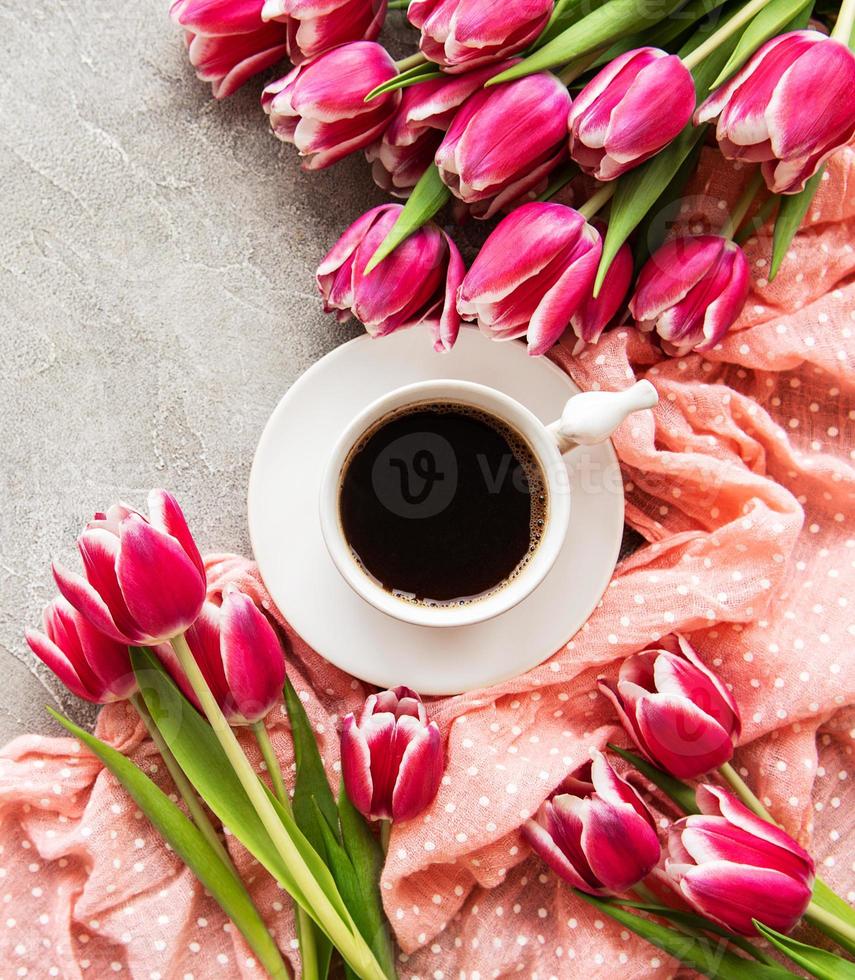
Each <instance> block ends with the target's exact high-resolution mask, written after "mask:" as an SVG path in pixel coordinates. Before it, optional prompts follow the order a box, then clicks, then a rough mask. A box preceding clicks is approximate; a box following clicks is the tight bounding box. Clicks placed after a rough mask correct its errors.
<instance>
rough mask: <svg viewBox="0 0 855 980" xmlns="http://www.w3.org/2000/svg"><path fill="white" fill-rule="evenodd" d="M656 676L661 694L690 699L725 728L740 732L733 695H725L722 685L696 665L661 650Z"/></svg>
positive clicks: (655, 668)
mask: <svg viewBox="0 0 855 980" xmlns="http://www.w3.org/2000/svg"><path fill="white" fill-rule="evenodd" d="M654 676H655V684H656V690H657V691H658V692H659V693H660V694H673V695H674V696H675V697H683V698H686V700H688V701H691V702H692V703H693V704H694V705H695V706H696V707H698V708H700V710H701V711H702V712H703V713H704V714H706V715H709V716H710V717H711V718H714V719H715V720H716V721H717V722H718V723H719V724H720V725H721V727H722V728H723V729H724V730H725V731H727V732H738V731H739V727H738V716H736V715H735V714H734V711H733V710H732V708H731V699H730V697H729V696H728V697H727V698H723V697H722V693H721V690H720V688H719V685H718V684H717V683H714V682H713V679H712V677H711V675H710V674H708V673H707V672H706V671H705V670H701V669H699V668H698V667H697V666H696V664H694V663H690V662H688V661H686V660H684V659H683V658H682V657H678V656H674V655H672V654H670V653H661V654H660V655H659V656H658V657H657V658H656V662H655V666H654ZM725 690H726V689H725ZM728 694H729V692H728Z"/></svg>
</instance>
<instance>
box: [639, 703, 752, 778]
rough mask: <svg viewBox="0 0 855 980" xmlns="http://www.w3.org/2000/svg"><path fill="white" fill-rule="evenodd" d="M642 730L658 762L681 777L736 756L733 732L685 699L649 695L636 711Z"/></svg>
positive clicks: (686, 776) (644, 739)
mask: <svg viewBox="0 0 855 980" xmlns="http://www.w3.org/2000/svg"><path fill="white" fill-rule="evenodd" d="M635 717H636V721H637V724H638V731H639V733H640V735H641V738H642V739H643V741H644V745H645V746H646V748H647V751H648V752H649V754H650V755H651V756H652V757H653V758H654V759H655V760H656V762H657V765H659V766H660V767H661V768H663V769H665V770H666V771H667V772H669V773H671V775H672V776H676V777H677V778H678V779H693V778H694V777H696V776H700V775H701V774H702V773H705V772H709V771H710V770H711V769H714V768H718V767H719V766H722V765H724V763H725V762H727V761H728V759H730V758H731V756H732V755H733V743H732V741H731V738H730V734H729V733H728V732H727V731H725V729H724V728H722V727H721V725H720V724H719V723H718V722H717V721H715V719H713V718H710V716H709V715H707V714H705V713H704V712H703V711H702V710H701V709H700V708H698V707H697V706H696V705H694V704H692V703H691V702H690V701H686V700H685V698H682V697H675V696H674V695H671V694H645V695H644V696H643V697H641V698H639V700H638V703H637V705H636V713H635Z"/></svg>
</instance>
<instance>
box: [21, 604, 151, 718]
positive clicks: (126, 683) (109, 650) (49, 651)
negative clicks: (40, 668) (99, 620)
mask: <svg viewBox="0 0 855 980" xmlns="http://www.w3.org/2000/svg"><path fill="white" fill-rule="evenodd" d="M26 638H27V643H28V644H29V646H30V649H31V650H32V651H33V653H34V654H35V655H36V656H37V657H38V658H39V660H41V661H42V663H43V664H46V665H47V666H48V667H50V669H51V670H52V671H53V672H54V673H55V674H56V676H57V677H58V678H59V679H60V680H61V681H62V683H63V684H65V686H66V687H67V688H68V689H69V691H71V693H72V694H76V695H77V696H78V697H79V698H85V699H86V700H87V701H95V702H96V703H97V704H106V703H107V702H108V701H124V700H125V698H129V697H130V696H131V695H132V694H133V693H134V692H135V691H136V689H137V682H136V678H135V677H134V672H133V670H132V669H131V661H130V657H129V656H128V647H127V645H126V644H124V643H118V642H116V640H112V639H110V638H109V637H108V636H105V635H104V634H103V633H101V632H100V631H99V630H97V629H95V627H94V626H93V625H92V624H91V623H90V622H89V621H88V620H87V619H86V618H85V617H84V616H81V615H80V613H79V612H77V610H76V609H75V608H74V607H73V606H72V605H71V604H70V603H69V602H67V601H66V600H65V599H63V598H62V597H61V596H59V597H57V598H56V599H54V601H53V602H52V603H51V604H50V605H49V606H48V607H47V608H46V609H45V612H44V633H41V632H39V631H38V630H27V632H26Z"/></svg>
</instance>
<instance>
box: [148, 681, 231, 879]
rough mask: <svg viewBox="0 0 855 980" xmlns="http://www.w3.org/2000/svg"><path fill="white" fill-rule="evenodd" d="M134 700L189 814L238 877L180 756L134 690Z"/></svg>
mask: <svg viewBox="0 0 855 980" xmlns="http://www.w3.org/2000/svg"><path fill="white" fill-rule="evenodd" d="M130 702H131V704H132V705H133V706H134V707H135V708H136V710H137V714H138V715H139V716H140V718H141V719H142V723H143V724H144V725H145V728H146V731H147V732H148V734H149V737H150V738H151V740H152V742H154V747H155V748H156V749H157V751H158V752H159V753H160V756H161V758H162V759H163V762H164V764H165V766H166V770H167V772H168V773H169V775H170V776H171V777H172V782H173V783H175V788H176V789H177V790H178V795H179V796H180V797H181V799H182V800H184V803H185V804H186V806H187V811H188V812H189V814H190V818H191V819H192V821H193V823H194V824H196V827H197V828H198V830H199V833H201V834H202V836H203V837H204V838H205V840H206V841H207V842H208V843H209V844H210V845H211V847H213V849H214V850H215V851H216V852H217V856H218V857H219V858H220V860H221V861H222V862H223V864H224V865H225V866H226V867H227V868H228V869H229V871H231V872H232V874H233V875H234V876H235V877H238V873H237V870H236V869H235V866H234V864H233V863H232V859H231V857H230V856H229V852H228V851H227V850H226V847H225V844H223V842H222V840H221V839H220V835H219V834H218V833H217V831H216V830H215V828H214V825H213V824H212V823H211V821H210V819H209V818H208V814H207V813H205V808H204V807H203V806H202V801H201V800H200V799H199V797H198V796H197V795H196V791H195V790H194V789H193V786H192V784H191V783H190V780H189V779H188V778H187V777H186V776H185V775H184V770H183V769H182V768H181V766H179V765H178V760H177V759H176V758H175V756H174V755H173V754H172V750H171V749H170V748H169V746H168V745H167V744H166V741H165V740H164V738H163V736H162V735H161V734H160V731H159V730H158V727H157V725H155V723H154V718H152V716H151V714H150V713H149V710H148V708H147V707H146V706H145V701H143V699H142V695H140V694H132V695H131V697H130Z"/></svg>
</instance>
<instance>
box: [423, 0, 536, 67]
mask: <svg viewBox="0 0 855 980" xmlns="http://www.w3.org/2000/svg"><path fill="white" fill-rule="evenodd" d="M552 7H553V0H518V2H515V3H506V4H498V3H490V2H486V3H485V2H484V0H412V2H411V3H410V6H409V7H408V8H407V19H408V20H409V22H410V23H411V24H412V25H413V26H414V27H417V28H418V29H419V30H420V31H421V34H422V36H421V40H420V41H419V47H420V48H421V50H422V53H423V54H424V55H425V57H427V58H429V59H430V60H431V61H434V62H436V63H437V64H438V65H442V67H443V68H444V69H445V70H446V71H449V72H464V71H469V70H470V69H472V68H476V67H479V66H480V65H485V64H489V63H491V62H494V61H499V60H501V59H502V58H506V57H507V56H508V55H511V54H515V53H516V52H518V51H522V50H523V48H526V47H528V45H529V44H530V43H531V42H532V41H533V40H534V39H535V38H536V37H537V36H538V34H540V32H541V31H542V30H543V28H544V27H546V22H547V21H548V20H549V16H550V14H551V13H552Z"/></svg>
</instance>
